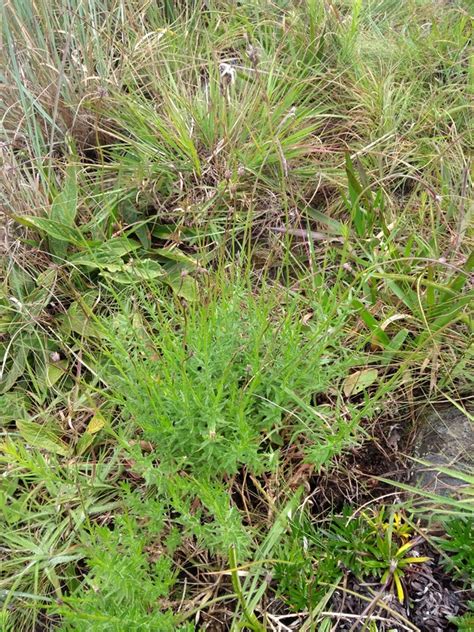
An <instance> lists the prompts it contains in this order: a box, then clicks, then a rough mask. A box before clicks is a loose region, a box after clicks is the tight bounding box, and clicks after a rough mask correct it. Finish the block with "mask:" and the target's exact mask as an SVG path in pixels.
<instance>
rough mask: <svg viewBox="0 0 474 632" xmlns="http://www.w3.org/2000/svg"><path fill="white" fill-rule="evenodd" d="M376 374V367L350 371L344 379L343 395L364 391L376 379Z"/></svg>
mask: <svg viewBox="0 0 474 632" xmlns="http://www.w3.org/2000/svg"><path fill="white" fill-rule="evenodd" d="M378 376H379V372H378V371H377V369H362V370H361V371H356V372H355V373H351V375H349V376H348V377H347V378H346V379H345V381H344V386H343V391H344V395H345V396H346V397H351V395H357V394H358V393H361V392H362V391H365V390H366V389H367V388H368V387H369V386H371V385H372V384H373V383H374V382H375V381H376V380H377V378H378Z"/></svg>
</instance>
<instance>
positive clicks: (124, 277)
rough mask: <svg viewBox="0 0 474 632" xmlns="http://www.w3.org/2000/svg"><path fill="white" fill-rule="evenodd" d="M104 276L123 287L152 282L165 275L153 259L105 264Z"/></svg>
mask: <svg viewBox="0 0 474 632" xmlns="http://www.w3.org/2000/svg"><path fill="white" fill-rule="evenodd" d="M102 267H103V268H104V272H102V276H104V277H105V278H108V279H110V280H111V281H113V282H114V283H120V284H122V285H129V284H135V283H137V282H138V281H152V280H153V279H157V278H159V277H161V276H163V275H164V274H165V272H164V270H163V267H162V266H161V265H160V264H159V263H158V262H157V261H154V260H153V259H140V260H137V261H130V262H129V263H122V264H109V263H106V264H103V266H102Z"/></svg>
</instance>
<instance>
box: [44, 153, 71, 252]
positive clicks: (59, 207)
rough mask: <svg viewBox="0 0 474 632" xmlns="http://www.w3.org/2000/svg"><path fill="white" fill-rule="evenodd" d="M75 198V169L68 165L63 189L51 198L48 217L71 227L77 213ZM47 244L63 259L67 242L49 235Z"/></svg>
mask: <svg viewBox="0 0 474 632" xmlns="http://www.w3.org/2000/svg"><path fill="white" fill-rule="evenodd" d="M77 198H78V189H77V169H76V167H74V166H69V167H68V169H67V172H66V177H65V179H64V186H63V190H62V191H61V192H60V193H58V195H56V197H55V198H54V200H53V204H52V206H51V213H50V219H51V220H53V221H55V222H57V223H58V224H60V225H61V226H66V227H73V226H74V220H75V219H76V213H77ZM49 246H50V248H51V252H53V253H54V254H55V255H57V256H58V257H61V258H62V259H64V257H65V256H66V252H67V249H68V244H67V242H65V241H64V240H63V239H56V238H55V237H51V238H50V240H49Z"/></svg>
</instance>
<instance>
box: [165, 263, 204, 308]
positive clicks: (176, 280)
mask: <svg viewBox="0 0 474 632" xmlns="http://www.w3.org/2000/svg"><path fill="white" fill-rule="evenodd" d="M163 281H164V282H165V283H167V284H168V285H169V286H170V287H171V288H172V290H173V292H174V293H175V294H176V295H177V296H181V297H182V298H184V299H186V300H187V301H195V300H196V299H197V296H198V285H197V283H196V280H195V279H194V278H193V277H192V276H190V275H189V274H188V271H187V270H186V268H185V267H183V266H182V265H179V264H177V265H175V266H173V267H171V268H168V270H167V274H166V276H165V277H164V278H163Z"/></svg>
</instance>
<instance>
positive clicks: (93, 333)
mask: <svg viewBox="0 0 474 632" xmlns="http://www.w3.org/2000/svg"><path fill="white" fill-rule="evenodd" d="M63 323H64V327H65V329H66V331H68V332H69V333H70V332H74V333H76V334H79V335H80V336H83V337H84V338H93V337H95V338H100V336H101V334H100V332H99V331H98V330H97V327H96V326H95V325H94V323H93V322H91V317H90V315H89V314H87V313H86V312H85V311H84V309H83V308H82V307H81V305H80V304H79V302H78V301H74V303H72V304H71V305H70V306H69V309H68V310H67V313H66V314H65V315H64V317H63Z"/></svg>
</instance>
